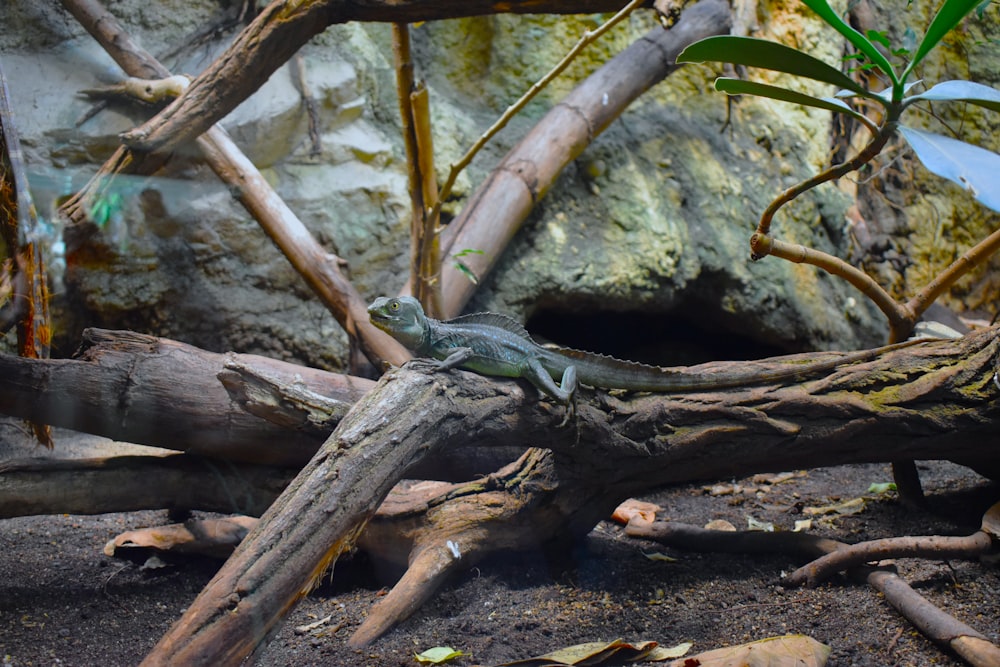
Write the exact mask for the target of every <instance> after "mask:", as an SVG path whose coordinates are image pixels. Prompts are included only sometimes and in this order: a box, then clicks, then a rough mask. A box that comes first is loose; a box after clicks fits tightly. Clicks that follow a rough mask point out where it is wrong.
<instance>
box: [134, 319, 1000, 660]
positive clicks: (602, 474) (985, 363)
mask: <svg viewBox="0 0 1000 667" xmlns="http://www.w3.org/2000/svg"><path fill="white" fill-rule="evenodd" d="M996 333H997V332H996V330H995V329H994V330H988V331H982V332H978V333H975V334H971V335H969V336H967V337H965V338H963V339H960V340H957V341H936V342H929V343H927V344H925V345H920V346H914V347H910V348H906V349H901V350H897V351H895V352H892V353H888V354H886V355H883V356H881V357H879V358H877V359H875V360H874V361H871V362H868V363H863V364H855V365H852V366H847V367H843V368H841V369H838V370H837V371H836V372H834V373H832V374H830V375H828V376H826V377H822V378H819V379H816V380H813V381H810V382H805V383H802V384H795V385H789V386H782V385H780V384H778V385H773V384H772V385H761V386H757V387H748V388H740V389H734V390H726V391H720V392H704V393H691V394H686V395H681V396H673V397H665V396H652V395H646V396H629V397H618V396H611V395H608V394H606V393H604V392H593V393H586V394H585V397H586V400H584V401H583V402H582V403H581V405H580V406H579V410H578V413H577V416H576V418H575V420H574V421H573V422H571V424H570V426H569V427H566V428H558V426H557V424H559V422H560V421H561V419H562V414H561V413H562V408H561V407H560V406H552V405H550V404H548V403H544V402H540V401H539V399H538V397H537V395H536V393H535V392H534V391H533V390H532V389H530V388H528V389H527V390H526V389H525V387H523V386H522V385H521V384H518V383H515V382H510V381H497V380H495V379H491V378H483V377H479V376H476V375H472V374H470V373H463V372H453V373H432V374H428V373H426V372H423V371H420V370H415V369H405V368H404V369H402V370H399V371H395V372H392V373H389V374H388V375H387V376H385V377H384V378H383V379H382V381H381V382H380V383H379V384H378V385H377V386H376V388H375V389H374V390H373V391H372V392H371V393H370V394H368V395H367V396H366V397H365V398H364V399H362V400H361V401H360V402H359V403H358V404H356V405H355V407H354V408H353V409H352V410H351V412H350V413H348V415H347V416H346V417H345V418H344V419H343V420H342V421H341V423H340V425H339V426H338V427H337V429H336V431H334V433H333V435H331V437H330V438H329V439H328V440H327V442H326V443H324V445H323V447H322V448H321V449H320V451H319V452H318V453H317V455H316V457H314V458H313V460H312V461H311V462H310V463H309V465H308V466H306V468H305V469H303V471H302V472H301V473H300V474H299V475H298V476H297V477H296V479H295V480H293V482H292V483H291V484H290V485H289V487H288V488H287V489H286V491H285V492H284V493H283V494H282V495H281V497H279V499H278V500H277V501H276V502H275V503H274V504H273V505H272V506H271V507H270V508H269V509H268V511H267V512H266V513H265V514H264V516H263V517H262V519H261V521H260V523H259V524H258V525H257V527H256V528H255V529H254V530H253V531H252V532H251V533H250V534H249V535H248V536H247V538H246V540H244V542H243V543H242V544H241V545H240V547H239V548H238V549H237V551H236V553H234V555H233V556H232V558H230V560H229V561H227V563H226V565H225V566H224V567H223V568H222V569H221V570H220V571H219V573H218V574H217V575H216V576H215V578H213V580H212V581H211V582H210V583H209V584H208V585H207V586H206V587H205V589H204V590H203V591H202V593H201V594H200V595H199V596H198V598H197V599H196V600H195V601H194V602H193V603H192V604H191V605H190V607H189V608H188V610H187V611H186V613H185V614H184V616H183V617H182V618H181V619H180V620H179V621H178V622H177V623H176V624H175V625H174V626H173V627H172V628H171V629H170V630H169V631H168V632H167V634H166V635H164V637H163V638H161V640H160V642H159V643H158V644H157V645H156V646H155V647H154V649H153V651H152V652H151V653H150V655H149V656H148V657H147V659H146V661H144V663H143V664H145V665H160V664H191V665H228V664H238V663H239V662H240V661H242V660H243V659H244V658H245V657H246V656H247V655H249V654H250V653H251V652H252V651H253V649H254V648H255V647H256V646H257V645H258V644H259V643H260V642H261V641H263V640H264V638H265V637H266V636H268V634H269V633H270V632H271V631H272V630H273V628H274V627H275V625H276V624H277V623H278V622H279V621H280V620H281V618H282V617H283V615H284V614H285V613H287V611H288V610H289V609H290V608H291V607H292V606H293V605H294V603H295V601H296V600H297V599H298V598H300V597H301V596H303V595H305V594H306V593H307V592H308V591H309V590H310V588H311V586H312V585H313V584H314V583H315V582H316V581H317V579H318V578H319V577H320V576H322V574H323V572H324V570H325V569H326V568H327V567H328V566H329V565H330V563H331V562H332V561H333V560H335V559H336V557H337V555H338V554H340V553H341V552H343V551H344V550H346V549H348V548H350V546H351V545H352V544H353V543H354V541H355V539H356V537H357V535H358V533H359V532H360V531H361V530H362V529H363V527H364V525H365V523H366V522H367V520H368V519H369V518H370V517H371V516H372V514H373V513H374V511H375V508H376V507H378V505H379V504H380V503H381V502H382V500H383V499H384V498H385V497H386V495H387V494H388V493H389V490H390V489H391V488H392V486H393V485H394V484H396V482H398V481H399V480H400V479H401V478H402V477H403V476H404V475H405V474H406V472H407V470H408V469H409V468H410V467H411V466H413V465H414V463H415V462H417V461H418V460H420V459H421V458H422V457H425V456H428V455H430V454H432V453H435V452H440V451H447V450H448V448H450V447H454V446H457V445H458V444H460V443H466V442H470V441H471V442H476V443H477V444H479V445H480V446H484V447H488V446H495V445H509V444H512V443H516V444H520V445H525V444H533V443H534V444H539V445H543V446H544V447H546V448H548V449H550V450H551V451H552V456H551V458H550V461H551V465H546V466H536V467H533V468H531V469H530V470H529V471H526V472H525V474H524V475H522V476H520V477H519V478H518V480H517V484H516V485H515V486H514V487H513V489H512V491H511V493H512V494H513V497H514V498H515V499H516V498H517V493H518V492H517V489H520V488H531V489H534V490H540V491H541V494H542V497H543V498H544V500H541V499H540V498H539V496H538V494H537V493H531V494H523V497H525V498H530V499H531V508H534V514H535V516H543V515H548V516H549V518H548V520H547V521H540V522H536V523H535V524H534V525H536V526H538V525H548V526H551V517H552V516H553V515H554V516H556V517H557V518H558V519H559V520H560V521H561V524H562V526H563V527H564V529H563V530H561V531H559V532H560V534H564V535H565V534H567V533H571V534H582V533H585V532H587V531H589V530H590V529H591V528H592V527H593V525H594V523H595V522H596V521H597V519H598V518H600V517H601V516H603V515H604V513H606V512H607V511H609V510H610V509H611V507H612V506H613V505H614V503H616V502H618V501H620V500H622V499H624V498H626V497H628V496H630V495H634V494H637V493H641V492H643V491H648V490H651V489H654V488H656V487H659V486H662V485H664V484H667V483H670V482H682V481H691V480H700V479H712V478H720V477H730V476H734V475H745V474H748V473H751V472H755V471H777V470H787V469H795V468H802V467H810V466H817V465H831V464H840V463H849V462H866V461H867V462H871V461H888V460H893V459H896V458H900V457H902V456H907V457H913V458H947V459H951V460H957V461H971V462H987V463H993V464H995V463H996V462H997V459H998V458H1000V454H998V453H997V452H996V451H995V448H994V447H992V446H991V445H990V444H989V443H992V442H993V439H994V438H995V437H996V432H997V426H996V423H997V422H996V418H997V416H998V408H1000V403H998V401H997V395H998V393H1000V390H998V388H997V385H996V384H995V381H994V374H995V372H996V368H997V363H998V360H1000V343H998V341H997V339H996ZM773 363H777V364H779V365H780V364H781V363H782V362H773ZM784 363H787V362H784ZM482 509H483V512H484V516H486V515H488V514H489V509H490V508H489V507H483V508H482ZM529 509H530V508H529ZM505 514H506V516H518V513H516V512H513V513H512V512H510V511H507V512H506V513H505ZM488 524H489V522H488V521H482V522H480V523H479V525H478V526H472V527H470V528H469V529H468V530H469V531H475V530H477V529H480V528H481V529H489V528H488ZM458 557H459V556H455V558H456V559H457V558H458ZM432 583H433V582H432ZM359 643H361V642H359Z"/></svg>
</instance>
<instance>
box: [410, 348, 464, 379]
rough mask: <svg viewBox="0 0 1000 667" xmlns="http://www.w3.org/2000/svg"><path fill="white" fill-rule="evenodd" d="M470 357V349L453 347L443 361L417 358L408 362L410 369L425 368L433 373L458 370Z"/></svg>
mask: <svg viewBox="0 0 1000 667" xmlns="http://www.w3.org/2000/svg"><path fill="white" fill-rule="evenodd" d="M471 356H472V348H471V347H453V348H451V349H450V350H448V353H447V356H445V358H444V359H435V358H430V357H417V358H415V359H412V360H411V361H410V362H409V365H410V367H411V368H421V367H423V368H425V369H428V370H430V371H431V372H433V373H436V372H438V371H447V370H451V369H452V368H458V367H459V366H461V365H462V364H464V363H465V362H466V361H467V360H468V359H469V358H470V357H471Z"/></svg>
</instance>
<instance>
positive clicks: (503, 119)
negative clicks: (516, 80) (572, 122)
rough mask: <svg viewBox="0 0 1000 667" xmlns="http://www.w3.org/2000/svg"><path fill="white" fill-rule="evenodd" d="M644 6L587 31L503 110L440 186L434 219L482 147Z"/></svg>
mask: <svg viewBox="0 0 1000 667" xmlns="http://www.w3.org/2000/svg"><path fill="white" fill-rule="evenodd" d="M643 4H645V2H644V0H632V1H631V2H629V3H628V4H627V5H625V7H623V8H622V9H621V11H619V12H618V13H617V14H615V15H614V16H612V17H611V18H610V19H608V20H607V21H606V22H605V23H604V24H602V25H601V26H599V27H598V28H596V29H595V30H588V31H587V32H585V33H583V36H582V37H581V38H580V40H579V41H578V42H577V43H576V45H575V46H574V47H573V48H572V49H570V50H569V53H567V54H566V55H565V56H564V57H563V59H562V60H560V61H559V63H558V64H556V66H555V67H553V68H552V69H551V70H550V71H549V73H548V74H546V75H545V76H543V77H542V78H541V79H539V80H538V81H536V82H535V84H534V85H532V86H531V88H529V89H528V91H527V92H525V93H524V95H522V96H521V98H520V99H519V100H517V101H516V102H514V103H513V104H512V105H510V106H509V107H507V110H506V111H504V112H503V114H502V115H501V116H500V118H498V119H497V120H496V122H495V123H493V125H491V126H490V127H489V129H487V130H486V132H484V133H483V135H482V136H481V137H479V139H477V140H476V143H474V144H473V145H472V147H471V148H470V149H469V150H468V151H467V152H466V153H465V155H463V156H462V157H461V159H460V160H459V161H458V162H456V163H455V164H453V165H451V170H450V171H449V172H448V178H447V179H446V180H445V182H444V185H442V186H441V194H440V197H439V201H438V204H437V205H436V206H435V209H436V214H435V217H436V215H437V214H439V213H440V209H441V202H444V201H445V200H447V199H448V197H449V195H451V189H452V188H453V187H454V185H455V179H457V178H458V175H459V174H460V173H462V170H463V169H465V168H466V167H467V166H469V163H470V162H472V159H473V158H474V157H475V156H476V154H477V153H478V152H479V151H480V150H481V149H482V148H483V146H485V145H486V142H488V141H489V140H490V139H492V138H493V137H494V136H495V135H496V134H497V132H499V131H500V130H502V129H503V128H504V127H505V126H506V125H507V123H509V122H510V120H511V118H513V117H514V116H515V115H517V114H518V113H519V112H520V111H521V109H523V108H524V107H525V106H526V105H527V104H528V102H530V101H531V100H532V99H534V97H535V95H537V94H538V93H539V92H541V90H542V89H543V88H545V86H547V85H549V83H551V82H552V80H553V79H555V78H556V77H557V76H559V75H560V74H561V73H562V72H563V70H565V69H566V68H567V67H569V64H570V63H571V62H573V60H574V59H575V58H576V57H577V56H578V55H579V54H580V52H581V51H583V49H584V48H586V47H587V46H588V45H590V44H591V43H593V42H594V41H595V40H597V39H598V38H599V37H600V36H601V35H603V34H604V33H606V32H607V31H608V30H610V29H611V28H613V27H614V26H615V25H617V24H618V23H619V22H621V21H622V20H623V19H625V18H626V17H627V16H628V15H629V14H631V13H632V12H633V11H634V10H635V9H637V8H638V7H641V6H642V5H643Z"/></svg>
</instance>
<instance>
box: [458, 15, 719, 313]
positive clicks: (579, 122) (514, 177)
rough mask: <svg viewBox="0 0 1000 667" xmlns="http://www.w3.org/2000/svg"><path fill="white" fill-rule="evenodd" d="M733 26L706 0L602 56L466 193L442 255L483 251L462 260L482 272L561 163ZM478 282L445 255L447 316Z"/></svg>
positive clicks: (496, 257)
mask: <svg viewBox="0 0 1000 667" xmlns="http://www.w3.org/2000/svg"><path fill="white" fill-rule="evenodd" d="M728 30H729V7H728V5H727V4H726V3H724V2H719V1H718V0H701V1H700V2H698V3H697V4H694V5H692V6H690V7H689V8H688V9H686V10H685V11H684V13H683V14H682V16H681V20H680V21H679V22H678V23H677V24H676V25H675V26H674V27H673V28H671V29H670V30H663V29H662V28H656V29H654V30H653V31H651V32H649V33H647V34H646V35H645V36H644V37H642V38H640V39H639V40H637V41H636V42H635V43H633V44H632V45H631V46H629V47H628V48H627V49H625V50H624V51H622V52H621V53H619V54H618V55H617V56H615V57H614V58H612V59H611V60H609V61H608V62H607V63H605V64H604V65H603V66H602V67H601V68H600V69H598V70H597V71H596V72H594V73H593V74H592V75H590V76H589V77H588V78H587V79H586V80H585V81H584V82H583V83H581V84H580V85H578V86H577V87H576V88H575V89H574V90H573V91H572V92H571V93H570V94H569V95H567V96H566V97H565V98H564V99H563V100H562V101H561V102H560V103H559V104H557V105H556V106H555V107H554V108H553V109H552V110H551V111H549V112H548V113H547V114H546V115H545V117H544V118H542V120H540V121H539V122H538V123H537V124H536V125H535V127H534V128H532V130H531V131H530V132H529V133H528V134H527V135H525V137H524V138H523V139H522V140H521V141H520V142H519V143H518V144H517V146H515V147H514V148H513V149H511V151H510V152H509V153H507V155H506V156H505V157H504V158H503V160H502V161H501V162H500V164H499V165H497V167H496V169H494V170H493V172H492V173H491V175H490V176H489V178H488V179H487V180H486V181H485V182H484V183H483V184H482V185H480V187H479V189H478V190H476V192H475V193H474V194H473V195H472V196H471V197H470V198H469V201H468V203H467V204H466V205H465V207H464V208H463V209H462V213H461V214H460V215H459V216H458V217H457V218H456V219H455V220H453V221H452V222H451V223H450V224H449V225H448V227H447V229H446V230H445V231H444V232H443V233H442V235H441V255H442V258H444V257H447V256H448V255H450V254H452V253H453V252H455V251H460V250H463V249H466V248H471V249H475V250H477V251H482V254H476V255H474V256H469V257H466V258H464V260H463V261H464V263H465V265H466V266H467V267H468V269H469V270H471V271H472V272H473V273H474V274H475V275H476V276H477V277H478V278H480V279H481V278H482V277H483V276H484V275H485V274H486V273H488V272H489V271H490V270H491V269H492V268H493V266H494V265H495V264H496V262H497V261H498V260H499V259H500V255H501V253H502V252H503V250H504V249H505V248H506V247H507V245H509V243H510V241H511V240H512V239H513V238H514V234H515V233H516V232H517V230H518V229H520V227H521V225H522V224H523V223H524V221H525V219H527V217H528V214H529V213H530V212H531V210H532V209H533V208H534V206H535V204H537V203H538V201H539V200H540V199H541V198H542V197H544V196H545V193H546V192H548V190H549V188H551V187H552V184H553V183H554V182H555V179H556V177H558V175H559V174H560V173H561V172H562V170H563V168H565V166H566V165H567V164H569V163H570V162H571V161H573V160H574V159H576V158H577V157H578V156H579V155H580V154H581V153H582V152H583V151H584V149H585V148H586V147H587V146H588V145H590V143H591V142H592V141H594V139H595V138H596V137H597V136H598V135H599V134H601V132H603V131H604V130H605V129H607V127H608V126H609V125H610V124H611V123H612V122H613V121H614V120H615V119H616V118H618V116H620V115H621V114H622V112H623V111H624V110H625V109H626V108H627V107H628V105H630V104H631V103H632V102H633V101H635V99H636V98H638V97H639V96H640V95H642V94H643V93H644V92H646V91H647V90H649V89H650V88H651V87H652V86H654V85H655V84H657V83H659V82H660V81H662V80H663V79H664V78H665V77H667V76H668V75H669V74H670V73H671V72H673V71H674V70H676V69H677V67H678V65H677V63H676V58H677V55H678V54H679V53H680V52H681V51H682V50H683V49H684V47H686V46H687V45H688V44H690V43H692V42H695V41H697V40H699V39H702V38H704V37H709V36H711V35H717V34H720V33H724V32H726V31H728ZM475 288H476V286H475V285H474V284H472V283H471V282H470V281H469V279H468V278H467V277H466V275H465V274H464V273H463V272H462V271H461V270H459V269H457V268H456V267H455V266H453V265H452V263H450V262H443V264H442V267H441V289H442V314H443V316H445V317H454V316H455V315H457V314H458V313H460V312H461V310H462V308H463V307H464V306H465V304H466V303H467V302H468V300H469V298H470V297H471V296H472V293H473V292H474V291H475Z"/></svg>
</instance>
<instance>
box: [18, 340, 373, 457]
mask: <svg viewBox="0 0 1000 667" xmlns="http://www.w3.org/2000/svg"><path fill="white" fill-rule="evenodd" d="M83 338H84V340H83V343H82V345H81V348H80V351H79V352H78V353H77V356H76V358H74V359H44V360H38V359H23V358H20V357H16V356H13V355H0V412H2V413H4V414H8V415H11V416H14V417H22V418H24V419H30V420H32V421H37V422H39V423H45V424H51V425H53V426H62V427H65V428H70V429H73V430H76V431H83V432H85V433H93V434H95V435H102V436H105V437H109V438H113V439H116V440H125V441H128V442H135V443H139V444H144V445H154V446H157V447H164V448H167V449H175V450H179V451H185V452H188V453H190V454H196V455H200V456H207V457H213V458H217V459H227V460H230V461H247V462H251V463H258V464H267V465H274V466H293V467H296V468H298V467H301V466H302V465H303V464H304V463H305V462H306V461H308V460H309V458H310V457H311V456H312V455H313V454H314V453H315V452H316V449H317V447H318V446H319V445H320V444H321V443H322V442H323V440H324V438H325V437H326V435H328V434H329V431H330V430H332V428H333V426H334V425H335V424H336V422H337V421H338V420H339V418H340V416H342V415H343V414H345V413H346V412H347V410H348V408H349V407H350V406H351V405H353V404H354V402H355V401H357V400H358V398H360V397H361V396H363V395H364V394H365V393H367V392H368V391H369V390H370V389H371V387H372V386H373V384H374V383H372V381H371V380H364V379H362V378H354V377H351V376H347V375H339V374H336V373H327V372H323V371H319V370H316V369H312V368H305V367H302V366H296V365H294V364H289V363H286V362H281V361H277V360H274V359H268V358H266V357H259V356H255V355H245V354H228V355H224V354H216V353H213V352H206V351H205V350H199V349H198V348H196V347H192V346H190V345H185V344H183V343H178V342H176V341H171V340H168V339H165V338H157V337H155V336H147V335H144V334H137V333H133V332H128V331H117V332H115V331H106V330H102V329H87V330H86V331H85V332H84V335H83ZM227 363H229V364H230V365H231V366H237V367H238V366H240V365H244V366H250V367H253V368H255V369H257V372H258V373H259V374H261V375H264V376H269V377H272V378H273V381H274V382H275V383H283V384H285V385H288V386H298V387H301V388H302V390H303V391H308V392H311V393H314V394H317V395H321V396H324V397H326V398H327V400H328V404H327V407H326V409H327V411H328V417H329V419H330V424H329V427H328V428H326V429H319V428H317V427H316V426H315V425H313V424H311V423H310V420H309V418H308V415H307V414H306V413H305V411H300V415H301V416H300V419H299V423H298V424H295V423H293V422H294V421H295V419H294V416H293V415H291V414H290V413H286V414H285V416H284V418H283V421H282V420H276V421H269V420H268V419H264V418H262V417H260V416H255V415H253V414H250V413H249V412H247V411H246V410H245V409H243V407H241V405H240V403H239V402H238V401H236V400H233V399H231V398H230V394H229V393H228V392H227V389H226V387H225V386H224V385H223V384H222V382H220V380H219V377H218V376H219V375H220V374H222V373H223V372H224V371H225V370H226V364H227ZM227 377H229V378H230V379H231V381H232V376H231V375H230V376H227ZM260 414H263V413H262V412H261V413H260Z"/></svg>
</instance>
